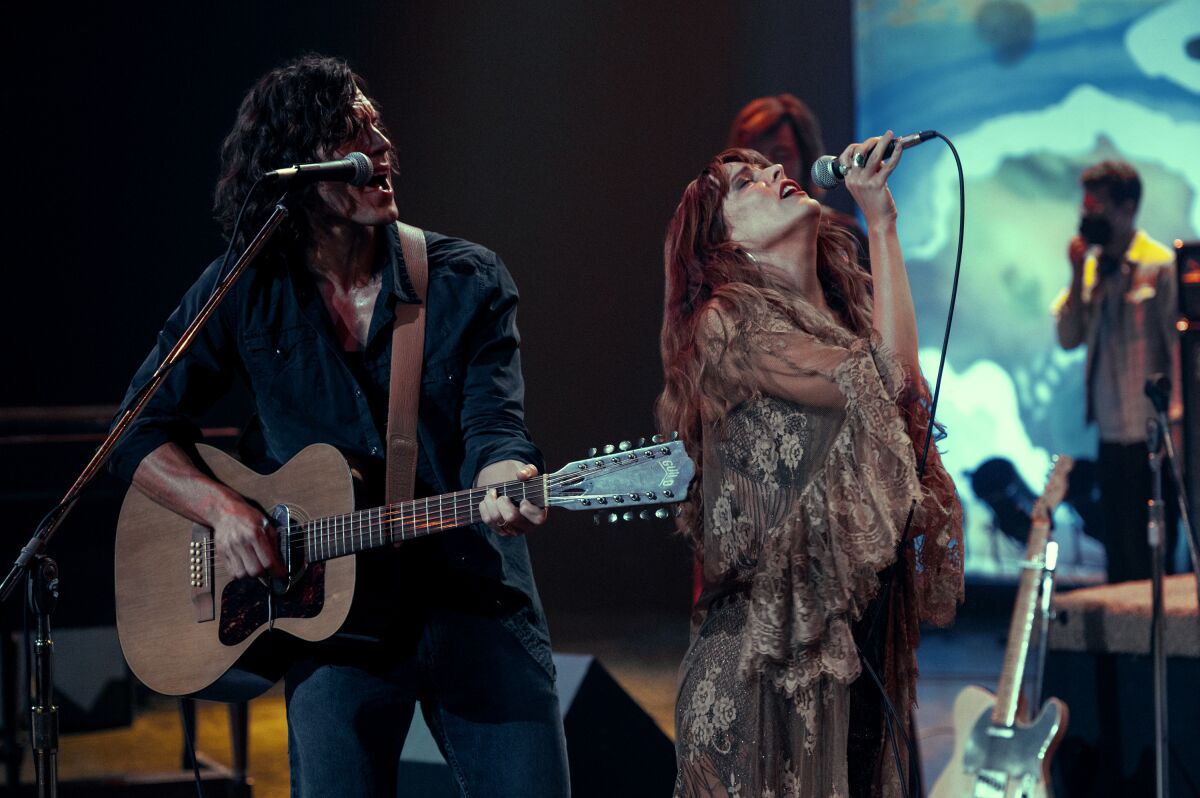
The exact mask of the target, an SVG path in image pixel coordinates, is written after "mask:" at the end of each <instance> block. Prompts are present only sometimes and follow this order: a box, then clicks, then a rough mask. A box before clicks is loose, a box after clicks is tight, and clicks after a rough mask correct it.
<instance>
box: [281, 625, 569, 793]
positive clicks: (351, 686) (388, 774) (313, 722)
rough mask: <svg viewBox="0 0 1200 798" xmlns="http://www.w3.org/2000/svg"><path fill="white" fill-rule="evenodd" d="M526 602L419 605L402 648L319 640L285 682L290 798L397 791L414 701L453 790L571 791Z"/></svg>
mask: <svg viewBox="0 0 1200 798" xmlns="http://www.w3.org/2000/svg"><path fill="white" fill-rule="evenodd" d="M534 612H535V611H534V610H533V609H532V608H529V607H525V608H522V609H518V610H515V611H506V612H504V613H498V614H489V613H487V612H482V611H478V610H474V609H464V608H434V609H430V610H428V614H427V615H426V617H425V621H424V624H423V626H422V627H421V628H420V629H418V630H416V631H415V633H414V634H413V635H412V636H411V639H410V643H411V644H410V645H406V646H399V647H397V646H395V645H388V646H384V645H383V644H379V645H378V646H372V647H364V648H358V649H339V648H337V647H334V646H329V647H327V649H324V650H320V651H318V652H317V653H316V654H314V655H313V656H309V657H308V658H306V659H304V660H303V661H301V662H299V663H297V664H296V665H295V666H293V667H292V669H291V670H290V671H289V672H288V674H287V677H286V680H285V694H286V697H287V717H288V758H289V762H290V764H291V775H292V796H293V798H329V797H331V796H343V795H344V796H354V797H355V798H360V797H362V796H387V798H392V796H403V795H405V785H402V784H397V769H398V766H399V762H400V751H401V749H402V748H403V746H404V738H405V736H406V735H407V734H408V727H409V724H410V723H411V721H412V717H413V708H414V705H415V702H417V701H418V700H419V701H420V702H421V708H422V712H423V714H424V716H425V722H426V724H427V725H428V726H429V729H430V731H431V732H432V733H433V736H434V739H435V740H437V743H438V746H439V747H440V748H441V751H442V755H443V756H445V758H446V762H447V763H448V764H449V765H450V770H451V772H452V773H453V776H454V779H455V781H456V783H457V784H458V788H459V791H460V792H461V793H462V795H464V796H470V798H476V797H477V796H496V797H497V798H500V797H501V796H505V797H511V798H541V797H542V796H544V797H545V798H560V797H563V796H568V795H569V794H570V782H569V778H568V775H567V753H566V743H565V738H564V736H563V726H562V716H561V714H560V712H559V706H558V694H557V692H556V691H555V686H554V663H553V660H552V659H551V654H550V647H549V645H548V644H547V643H546V641H545V639H544V637H543V636H542V635H540V634H538V632H537V631H536V630H535V627H534V619H535V618H536V615H534V614H533V613H534Z"/></svg>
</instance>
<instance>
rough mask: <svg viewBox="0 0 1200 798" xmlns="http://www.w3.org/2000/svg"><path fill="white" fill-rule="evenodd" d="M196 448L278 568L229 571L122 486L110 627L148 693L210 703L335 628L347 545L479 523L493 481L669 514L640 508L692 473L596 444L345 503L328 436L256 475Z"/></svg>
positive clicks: (609, 512) (176, 523) (197, 528)
mask: <svg viewBox="0 0 1200 798" xmlns="http://www.w3.org/2000/svg"><path fill="white" fill-rule="evenodd" d="M197 449H198V450H199V453H200V457H201V459H202V460H203V461H204V463H205V465H206V466H207V467H208V469H209V470H210V471H211V472H212V474H213V476H214V477H215V478H217V479H218V480H220V481H221V482H223V483H225V484H226V485H228V486H230V487H231V488H233V489H234V490H236V491H238V492H239V493H241V494H242V495H243V496H245V497H246V498H247V499H248V500H249V501H251V502H252V503H254V504H257V505H258V506H259V507H261V508H263V509H264V510H265V512H266V514H267V515H268V516H269V517H270V518H271V519H272V521H273V523H274V524H275V526H276V529H277V531H278V539H279V554H280V558H281V561H282V562H283V564H284V566H285V567H286V569H287V577H286V578H281V579H271V578H265V577H264V578H249V577H247V578H242V579H233V578H232V577H231V575H230V574H229V573H228V572H227V571H226V570H225V568H224V566H223V565H222V563H220V562H219V560H218V559H217V557H216V555H215V551H214V548H213V535H212V530H211V529H209V528H207V527H204V526H201V525H198V524H195V523H193V522H192V521H190V520H188V519H186V518H184V517H183V516H180V515H177V514H176V513H174V512H172V511H171V510H168V509H167V508H165V507H163V506H161V505H159V504H157V503H156V502H154V501H153V500H151V499H150V498H149V497H147V496H146V495H145V494H143V493H142V492H141V491H140V490H138V489H137V488H136V487H133V488H130V489H129V492H128V493H127V494H126V496H125V501H124V503H123V505H122V507H121V515H120V518H119V520H118V522H117V534H116V551H115V560H116V608H117V633H118V635H119V637H120V640H121V648H122V650H123V651H124V653H125V658H126V660H127V661H128V662H129V667H130V668H131V669H132V670H133V673H134V674H135V675H136V676H137V677H138V679H140V680H141V681H142V682H144V683H145V684H146V685H147V686H148V687H150V689H152V690H155V691H156V692H159V693H164V694H166V695H192V696H196V697H200V698H209V699H213V700H221V701H245V700H248V699H249V698H253V697H254V696H256V695H258V694H260V693H262V692H263V691H265V690H266V689H267V688H268V687H270V686H271V685H272V684H274V683H275V682H276V681H278V680H279V679H280V678H281V677H282V675H283V673H284V671H285V670H286V668H287V665H288V661H289V657H290V654H291V652H292V651H294V649H295V647H296V646H295V643H296V641H318V640H324V639H325V638H327V637H329V636H331V635H333V634H334V633H335V632H337V631H338V629H339V628H340V627H341V626H342V624H343V622H344V621H345V620H346V616H347V613H348V612H349V610H350V603H351V599H352V598H353V595H354V581H355V559H354V557H352V556H349V555H352V554H355V553H357V552H360V551H367V550H369V549H374V548H379V547H382V546H391V545H393V544H394V543H398V542H401V541H405V540H411V539H413V538H418V537H422V536H424V535H429V534H432V533H435V532H441V531H443V530H448V529H454V528H456V527H461V526H466V525H468V524H472V523H476V522H478V521H479V520H480V518H479V503H480V502H481V501H482V500H483V498H484V495H485V494H486V492H487V491H488V490H489V489H491V488H495V489H496V491H497V493H499V494H500V495H502V496H508V497H509V498H511V499H512V500H513V502H514V503H518V504H519V503H520V502H521V501H522V500H526V499H527V500H528V501H530V502H532V503H533V504H536V505H538V506H539V507H555V508H563V509H567V510H593V511H599V512H600V513H601V514H602V515H605V516H607V517H608V519H609V520H612V521H615V520H618V519H623V520H631V519H632V518H633V517H634V516H637V515H641V516H642V517H647V516H649V515H651V514H655V515H657V516H658V517H667V516H668V515H669V511H668V510H667V509H666V508H664V507H658V508H657V509H648V508H653V507H654V506H655V505H663V504H669V503H673V502H678V501H680V500H682V499H683V498H684V496H685V495H686V493H687V488H688V484H689V483H690V482H691V480H692V477H693V476H694V475H695V466H694V464H693V463H692V461H691V459H690V458H689V457H688V456H687V453H686V452H685V451H684V448H683V444H681V443H680V442H679V441H665V442H661V443H655V444H653V445H651V446H645V447H641V448H637V449H630V450H626V451H616V450H613V449H612V447H606V452H608V453H606V454H597V455H596V456H593V457H589V458H588V459H586V460H578V461H575V462H573V463H570V464H568V465H567V466H565V467H563V468H562V469H560V470H559V471H556V472H555V473H553V474H546V475H542V476H540V477H535V478H533V479H531V480H528V481H516V482H507V483H503V484H499V485H489V486H484V487H479V488H474V489H471V490H463V491H457V492H455V493H447V494H443V495H441V496H431V497H428V498H424V499H417V500H414V501H406V502H399V503H397V504H391V505H387V506H383V507H375V508H371V509H367V510H358V511H355V509H354V487H353V481H352V476H351V469H350V466H349V464H348V463H347V462H346V460H345V458H344V457H343V456H342V454H341V453H340V452H338V450H337V449H335V448H333V447H332V446H327V445H324V444H316V445H313V446H309V447H307V448H306V449H304V450H303V451H301V452H300V453H299V454H297V455H296V456H295V457H293V458H292V459H291V460H289V461H288V462H287V463H286V464H284V465H283V466H282V467H280V468H279V469H278V470H277V471H275V472H274V473H271V474H266V475H263V474H258V473H256V472H254V471H252V470H250V469H249V468H247V467H245V466H243V465H242V464H241V463H239V462H237V461H236V460H234V459H233V458H231V457H230V456H229V455H226V454H224V453H223V452H221V451H219V450H217V449H214V448H212V447H209V446H204V445H200V446H198V447H197Z"/></svg>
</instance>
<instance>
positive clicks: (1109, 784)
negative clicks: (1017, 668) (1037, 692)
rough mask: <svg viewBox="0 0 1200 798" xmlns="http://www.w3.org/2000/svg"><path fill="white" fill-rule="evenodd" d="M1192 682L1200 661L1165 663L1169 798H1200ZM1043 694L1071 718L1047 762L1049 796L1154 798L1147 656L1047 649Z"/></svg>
mask: <svg viewBox="0 0 1200 798" xmlns="http://www.w3.org/2000/svg"><path fill="white" fill-rule="evenodd" d="M1146 632H1147V634H1149V628H1147V630H1146ZM1197 684H1200V660H1197V659H1195V658H1192V657H1168V658H1167V696H1168V710H1167V724H1168V729H1167V733H1168V739H1169V742H1170V751H1169V753H1168V757H1167V772H1168V775H1167V778H1168V780H1169V783H1170V788H1171V796H1172V798H1200V758H1198V757H1197V756H1196V752H1197V751H1200V729H1197V725H1196V720H1197V718H1200V691H1198V690H1197V689H1196V685H1197ZM1043 695H1044V696H1057V697H1059V698H1061V699H1062V700H1063V701H1065V702H1066V703H1067V708H1068V711H1069V712H1070V713H1071V715H1070V720H1069V722H1068V723H1067V731H1066V733H1065V734H1064V735H1063V739H1062V742H1061V743H1060V744H1059V747H1058V750H1057V751H1056V752H1055V754H1054V756H1053V758H1052V759H1051V766H1052V774H1053V783H1054V794H1055V795H1059V796H1064V795H1065V796H1074V795H1086V796H1088V798H1116V796H1122V797H1124V796H1132V795H1153V794H1154V672H1153V668H1152V662H1151V659H1150V657H1149V656H1148V655H1143V654H1103V653H1086V652H1076V651H1050V652H1048V653H1047V655H1046V676H1045V687H1044V690H1043Z"/></svg>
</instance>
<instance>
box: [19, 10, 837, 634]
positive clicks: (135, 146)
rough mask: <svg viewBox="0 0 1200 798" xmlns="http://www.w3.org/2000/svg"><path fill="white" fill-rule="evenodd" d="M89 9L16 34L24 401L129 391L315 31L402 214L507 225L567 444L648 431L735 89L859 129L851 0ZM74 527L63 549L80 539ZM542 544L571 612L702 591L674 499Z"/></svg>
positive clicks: (533, 403) (552, 579) (831, 134)
mask: <svg viewBox="0 0 1200 798" xmlns="http://www.w3.org/2000/svg"><path fill="white" fill-rule="evenodd" d="M31 5H33V7H32V8H31V7H30V6H31ZM92 9H93V10H90V11H68V10H67V7H66V6H61V5H58V4H21V8H20V9H19V10H15V11H14V10H11V9H10V10H8V11H6V13H5V24H4V25H3V28H4V32H3V33H0V41H2V42H3V48H2V49H3V56H0V57H2V58H3V64H4V72H5V77H4V80H3V93H4V110H5V113H4V124H2V125H0V129H2V130H3V133H2V134H0V135H3V137H4V141H3V152H4V154H5V157H6V161H7V163H6V166H5V169H4V171H5V179H4V189H3V207H4V220H5V231H6V247H5V249H6V252H5V257H4V260H5V269H4V291H3V294H2V295H3V307H2V311H0V325H3V326H2V327H0V331H2V334H3V341H4V368H3V372H2V375H0V406H4V407H19V406H44V405H82V404H112V403H115V402H116V401H118V400H119V398H120V396H121V394H122V392H123V390H124V387H125V385H126V383H127V381H128V379H129V377H130V375H131V373H132V371H133V370H134V368H135V367H136V366H137V364H138V363H139V362H140V360H141V359H142V357H143V356H144V354H145V352H146V350H147V348H148V347H149V345H150V344H151V342H152V339H153V336H154V335H155V333H156V332H157V330H158V329H159V327H160V325H161V323H162V321H163V320H164V319H165V317H166V315H167V314H168V313H169V312H170V310H171V309H172V308H173V307H174V306H175V303H176V301H177V299H178V298H179V296H180V295H181V294H182V293H183V291H184V290H185V289H186V288H187V287H188V286H189V285H190V284H191V282H192V281H193V280H194V279H195V277H196V276H197V275H198V274H199V272H200V270H201V269H202V268H203V266H204V265H205V264H206V263H207V262H208V261H209V260H210V259H211V258H212V257H214V256H215V255H216V254H217V253H218V252H219V250H220V247H221V242H220V241H219V239H218V236H217V234H216V227H215V225H214V224H213V223H212V221H211V219H210V213H209V206H210V199H211V190H212V185H213V182H214V180H215V176H216V167H217V160H216V153H217V148H218V145H219V143H220V141H221V138H222V137H223V136H224V134H225V132H226V130H227V129H228V127H229V125H230V124H231V122H232V120H233V117H234V112H235V110H236V105H237V103H238V101H239V100H240V98H241V96H242V95H243V93H244V92H245V91H246V89H247V88H248V87H249V86H250V84H251V83H252V81H253V80H254V79H255V78H256V77H257V76H258V75H260V74H261V73H262V72H264V71H266V70H267V69H269V68H271V67H272V66H274V65H276V64H278V63H280V62H282V61H284V60H287V59H288V58H290V57H292V56H294V55H297V54H300V53H302V52H304V51H308V50H315V51H319V52H324V53H329V54H334V55H339V56H343V57H345V58H347V59H348V60H349V61H350V62H351V64H352V65H354V66H355V68H356V69H357V70H358V71H359V72H360V73H361V74H363V75H364V76H365V77H366V78H367V80H368V81H369V83H370V87H371V90H372V93H373V94H374V96H375V97H376V98H377V99H378V100H379V102H380V104H381V106H382V109H383V112H384V116H385V119H386V121H387V123H388V125H389V126H390V129H391V133H392V138H393V140H394V142H395V144H396V146H397V149H398V154H399V162H400V166H401V178H400V185H399V196H400V208H401V214H402V216H403V218H404V219H405V220H406V221H409V222H412V223H414V224H417V225H419V226H422V227H426V228H429V229H433V230H437V231H440V232H444V233H448V234H453V235H459V236H462V237H465V238H469V239H472V240H475V241H479V242H481V243H483V244H486V245H487V246H489V247H491V248H493V249H495V250H496V251H497V252H498V253H500V255H501V256H502V257H503V258H504V260H505V261H506V263H507V264H508V265H509V267H510V269H511V270H512V272H513V274H514V276H515V278H516V280H517V283H518V285H519V286H520V288H521V292H522V306H521V317H520V324H521V328H522V332H523V335H524V341H523V345H522V346H523V355H524V367H525V376H526V381H527V387H528V396H527V410H528V421H529V425H530V428H531V429H532V431H533V433H534V436H535V438H536V439H537V440H538V441H539V443H540V444H541V446H542V447H543V449H544V451H545V453H546V457H547V461H548V462H549V463H550V464H551V466H552V467H556V466H558V465H561V464H562V463H563V462H566V461H568V460H571V459H576V458H577V457H580V456H582V454H583V452H584V450H585V449H586V448H587V447H588V446H590V445H598V444H603V443H607V442H616V441H618V440H620V439H622V438H637V437H638V436H640V435H649V434H650V433H651V432H652V431H653V429H652V420H651V418H652V417H651V408H652V404H653V400H654V397H655V396H656V394H657V393H658V390H659V385H660V370H659V359H658V344H657V338H658V326H659V323H660V318H661V310H660V306H661V292H662V276H661V262H660V253H661V247H662V235H663V230H664V227H665V224H666V221H667V219H668V217H669V216H670V214H671V212H672V210H673V208H674V205H675V203H676V201H677V199H678V197H679V195H680V194H681V192H682V189H683V187H684V185H685V183H686V182H687V181H688V180H690V179H691V178H692V177H693V176H694V175H695V174H696V172H697V171H698V170H699V169H700V167H701V166H702V165H703V164H704V163H705V162H706V160H707V159H708V158H709V157H710V156H711V155H713V154H714V153H715V152H716V151H718V150H719V149H721V147H722V146H723V144H724V140H725V135H726V132H727V130H728V124H729V121H730V120H731V118H732V116H733V114H734V113H735V112H736V110H737V109H738V108H739V107H740V106H741V105H742V104H743V103H744V102H745V101H747V100H748V99H750V98H752V97H755V96H758V95H761V94H766V93H777V92H781V91H791V92H793V93H795V94H797V95H799V96H800V97H802V98H804V99H805V100H806V101H807V102H809V104H810V105H811V106H812V108H813V109H814V110H815V111H816V113H817V114H818V115H819V116H820V118H821V119H822V120H823V123H824V132H825V140H826V143H827V144H828V145H829V146H830V147H832V148H834V149H840V147H841V146H843V145H844V144H845V143H846V142H848V141H849V140H850V137H851V132H852V130H853V118H852V114H853V102H852V99H853V81H852V74H851V51H850V38H851V29H850V23H851V20H850V10H849V3H848V2H813V3H796V2H765V0H755V1H753V2H736V3H735V2H727V3H696V2H687V3H684V2H680V3H653V4H648V3H636V2H614V1H613V0H591V2H581V3H568V2H561V0H554V1H551V0H541V1H540V2H512V3H499V2H491V3H488V2H477V3H462V2H440V3H401V2H382V1H381V0H377V1H375V2H364V3H342V4H334V3H313V2H242V3H221V2H217V3H214V2H206V3H191V2H181V3H170V4H166V3H164V4H155V5H145V6H142V5H140V4H119V5H111V4H108V5H105V6H102V7H101V6H93V7H92ZM280 165H281V166H282V165H283V164H280ZM72 456H78V454H75V455H72ZM82 465H83V461H82V459H81V460H79V462H78V463H68V464H66V466H65V467H64V468H65V471H67V472H72V473H73V472H76V471H78V469H79V468H81V467H82ZM69 476H70V475H69V474H66V475H64V474H56V475H55V476H54V477H53V479H55V480H59V482H57V483H54V484H51V485H50V487H52V488H53V489H54V491H55V492H56V493H58V494H61V492H62V491H65V489H66V487H67V481H66V480H67V479H68V478H69ZM8 532H9V534H12V533H14V532H16V530H8ZM21 532H22V533H23V534H21V539H22V540H24V538H25V536H26V535H27V534H28V531H25V530H21ZM105 533H107V534H111V531H110V530H105ZM73 542H74V541H73V540H72V539H71V538H70V537H68V536H67V535H66V534H64V535H62V536H60V537H59V538H56V539H55V541H54V544H53V547H52V549H53V551H52V553H54V554H56V556H58V557H59V558H60V559H63V560H66V559H68V558H69V557H70V556H71V554H70V553H69V552H68V549H69V548H70V546H71V545H72V543H73ZM530 546H531V549H532V551H533V556H534V560H535V568H536V573H537V577H538V582H539V584H540V587H541V589H542V593H543V598H544V600H545V602H546V605H547V608H548V610H549V611H550V613H551V616H553V615H554V614H555V613H557V612H560V611H587V610H597V611H599V610H618V611H621V610H633V609H635V608H640V609H647V610H653V611H676V610H678V611H679V612H681V613H683V612H686V608H687V603H688V594H689V581H690V561H689V554H688V551H687V547H686V546H685V545H684V543H683V542H682V541H681V540H680V539H678V538H675V537H673V536H672V535H671V534H670V533H669V531H668V525H667V524H665V523H662V522H657V523H643V524H636V523H635V524H632V525H622V526H619V527H615V528H614V527H603V528H596V527H593V525H592V522H591V518H590V516H586V515H583V514H576V513H565V512H560V513H557V514H555V516H554V517H553V519H552V523H551V524H550V525H549V527H547V528H546V529H544V530H543V531H540V532H539V533H538V534H537V535H535V536H532V537H531V539H530ZM13 553H14V554H15V550H14V552H13ZM0 554H2V555H3V556H5V557H7V556H8V553H7V551H6V552H0ZM99 567H104V568H107V567H108V566H107V564H106V563H100V564H99ZM64 600H66V601H86V600H88V599H86V598H83V597H81V596H80V595H79V593H77V592H76V593H74V594H71V595H69V596H68V597H67V598H66V599H64Z"/></svg>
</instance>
